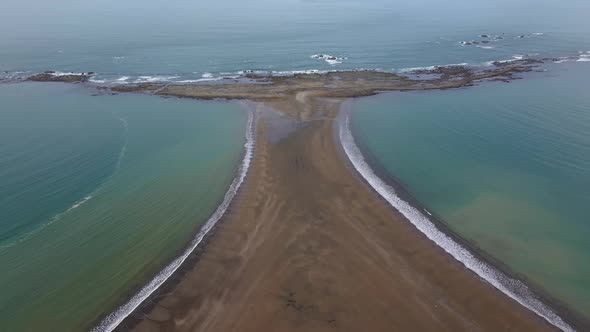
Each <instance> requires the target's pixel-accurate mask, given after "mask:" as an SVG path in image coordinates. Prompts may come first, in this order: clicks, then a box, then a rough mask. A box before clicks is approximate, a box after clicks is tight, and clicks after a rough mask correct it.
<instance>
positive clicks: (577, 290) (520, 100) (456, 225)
mask: <svg viewBox="0 0 590 332" xmlns="http://www.w3.org/2000/svg"><path fill="white" fill-rule="evenodd" d="M589 75H590V66H588V65H586V66H580V65H575V64H562V65H559V66H558V67H553V68H552V70H551V72H544V73H535V74H532V75H530V77H527V79H526V80H519V81H514V82H511V83H510V84H505V83H489V84H485V86H479V87H475V88H471V89H459V90H450V91H433V92H428V93H423V92H412V93H392V94H384V95H380V96H376V97H370V98H364V99H359V100H356V101H355V102H354V103H353V106H352V107H353V109H354V112H353V114H352V129H353V131H354V133H355V135H356V137H357V139H358V140H359V141H361V144H362V145H363V146H364V147H366V149H367V151H366V152H367V153H369V154H371V155H372V157H373V158H374V159H375V161H376V162H377V163H378V164H379V166H381V167H382V168H383V169H384V170H385V171H386V172H387V173H389V174H390V175H392V176H393V177H394V178H396V179H397V180H398V181H399V182H400V183H402V184H403V185H404V186H405V187H406V188H407V189H408V190H409V192H410V193H411V194H412V195H413V196H414V197H415V198H416V199H417V200H418V201H419V202H420V203H422V204H423V205H424V206H425V207H426V208H427V209H428V210H429V211H430V212H432V213H433V214H434V215H436V216H437V217H439V218H440V219H442V220H443V221H444V222H445V223H446V224H448V226H450V227H451V228H452V229H453V230H454V231H456V232H457V233H459V234H460V235H462V236H463V237H465V238H467V239H469V240H470V241H471V242H473V243H475V244H476V245H477V246H478V247H480V248H482V249H483V250H485V251H486V252H487V253H489V254H491V255H492V256H493V257H495V258H498V259H500V260H501V261H502V262H504V263H506V264H507V265H508V266H509V267H510V268H511V269H512V270H513V271H515V272H516V273H518V274H520V275H523V276H525V277H526V278H527V279H529V280H531V281H532V282H534V283H535V284H537V285H539V286H542V287H543V288H544V289H545V290H547V291H548V292H549V293H550V294H551V295H553V296H555V297H556V298H558V299H560V300H562V301H564V302H566V303H568V304H569V305H570V306H572V307H573V308H575V309H576V310H578V311H580V312H581V313H583V314H586V315H588V313H590V286H589V285H590V265H589V264H588V262H590V245H589V243H588V241H587V239H588V237H589V236H590V222H588V213H587V212H588V205H589V204H590V136H588V133H589V132H590V96H589V95H588V94H587V88H586V86H587V82H588V76H589ZM458 101H460V102H458Z"/></svg>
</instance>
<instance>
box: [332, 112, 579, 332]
mask: <svg viewBox="0 0 590 332" xmlns="http://www.w3.org/2000/svg"><path fill="white" fill-rule="evenodd" d="M343 116H344V119H343V121H341V122H340V128H339V137H340V141H341V143H342V147H343V149H344V151H345V153H346V155H347V156H348V158H349V160H350V162H351V163H352V165H353V166H354V168H355V169H356V170H357V171H358V172H359V173H360V174H361V176H362V177H363V178H364V179H365V180H366V181H367V182H368V183H369V185H370V186H371V187H373V189H375V191H376V192H378V193H379V195H381V196H382V197H383V198H384V199H385V200H386V201H387V202H389V204H391V206H392V207H394V208H395V209H396V210H398V211H399V212H400V213H401V214H403V215H404V216H405V217H406V218H407V219H408V220H409V221H410V222H411V223H412V224H413V225H414V226H415V227H416V228H417V229H418V230H419V231H420V232H422V233H423V234H424V235H426V236H427V237H428V238H429V239H430V240H431V241H433V242H434V243H435V244H436V245H438V246H439V247H441V248H442V249H443V250H444V251H446V252H447V253H448V254H450V255H451V256H453V257H454V258H455V259H456V260H457V261H459V262H460V263H462V264H463V265H464V266H465V267H466V268H468V269H470V270H471V271H473V272H475V273H476V274H477V275H478V276H480V277H481V278H482V279H484V280H485V281H487V282H489V283H490V284H492V285H493V286H494V287H495V288H497V289H498V290H500V291H501V292H502V293H504V294H506V295H508V296H509V297H511V298H512V299H514V300H516V301H517V302H518V303H520V304H521V305H523V306H525V307H526V308H528V309H529V310H531V311H533V312H534V313H536V314H537V315H539V316H541V317H543V318H544V319H545V320H547V321H548V322H549V323H551V324H552V325H554V326H556V327H557V328H559V329H561V330H563V331H574V329H573V328H572V327H571V326H569V325H568V324H567V323H565V322H564V321H563V320H562V319H561V317H559V316H558V315H557V314H556V313H555V312H553V310H551V309H550V308H549V307H548V306H546V305H545V304H544V303H542V302H541V301H540V300H539V299H538V298H537V297H536V296H535V294H533V292H532V291H531V290H530V289H529V288H528V287H527V286H526V285H525V284H524V283H523V282H521V281H519V280H516V279H513V278H511V277H509V276H507V275H506V274H504V273H503V272H501V271H499V270H497V269H495V268H494V267H492V266H491V265H489V264H487V263H486V262H483V261H481V260H479V259H477V258H476V257H475V256H474V255H473V254H472V253H470V252H469V251H468V250H467V249H465V248H464V247H462V246H461V245H460V244H458V243H457V242H455V241H454V240H453V239H451V238H450V237H449V236H448V235H447V234H445V233H444V232H442V231H441V230H439V229H438V228H437V227H436V226H435V225H434V223H433V222H432V221H430V219H428V218H427V217H426V216H425V215H424V214H422V213H421V212H420V211H418V210H417V209H416V208H414V207H413V206H412V205H410V204H409V203H408V202H406V201H404V200H403V199H401V198H400V197H399V196H397V194H396V192H395V190H394V189H393V188H392V187H391V186H389V185H388V184H386V183H385V182H384V181H383V180H382V179H380V178H379V177H378V176H377V175H376V174H375V172H374V171H373V169H371V167H370V166H369V165H368V164H367V162H366V161H365V159H364V157H363V155H362V153H361V151H360V149H359V148H358V146H357V145H356V143H355V141H354V137H353V136H352V133H351V131H350V124H349V122H350V116H349V114H344V115H343Z"/></svg>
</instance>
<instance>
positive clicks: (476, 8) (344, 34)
mask: <svg viewBox="0 0 590 332" xmlns="http://www.w3.org/2000/svg"><path fill="white" fill-rule="evenodd" d="M589 12H590V3H589V2H588V1H586V0H567V1H562V2H556V1H549V0H541V1H532V0H523V1H517V2H515V1H508V0H485V1H484V0H475V1H467V0H460V1H453V2H441V1H434V0H418V1H395V0H393V1H392V0H368V1H360V0H344V1H341V0H340V1H337V0H284V1H271V0H258V1H249V2H246V1H237V0H219V1H213V2H205V1H192V0H190V1H189V0H173V1H168V2H161V1H160V2H158V1H149V0H148V1H145V0H144V1H139V0H128V1H114V0H104V1H100V2H96V1H94V2H92V1H90V2H89V1H72V0H56V1H51V2H48V1H42V0H31V1H17V0H4V1H3V2H2V6H1V10H0V79H2V78H14V77H22V76H26V75H28V74H31V73H35V72H40V71H44V70H56V71H61V72H82V71H84V72H86V71H94V72H96V73H97V74H96V76H95V77H94V78H93V80H94V81H95V82H97V83H101V82H106V83H112V84H124V83H131V82H155V81H162V82H165V81H176V82H182V81H185V82H186V81H188V82H192V81H204V80H205V81H206V80H217V79H219V78H221V77H234V76H236V75H240V73H243V71H245V70H253V71H264V72H274V73H275V74H287V73H292V72H296V71H309V70H320V71H326V70H346V69H360V68H370V69H381V70H387V71H403V70H405V69H407V68H415V67H425V66H432V65H445V64H460V63H465V64H467V65H470V66H485V65H486V63H487V62H488V61H492V60H506V59H512V58H514V57H518V56H527V57H537V58H542V57H557V58H559V57H573V59H571V60H569V61H571V62H568V63H564V64H561V65H558V64H555V65H551V66H547V68H546V69H547V70H548V71H547V72H546V73H542V74H535V75H527V76H530V77H527V80H523V81H519V82H514V83H512V84H508V85H505V86H504V85H501V84H500V85H498V84H486V86H482V87H479V88H474V89H469V90H458V91H453V92H438V93H437V92H434V93H433V94H432V96H427V94H407V95H402V96H401V97H400V95H391V96H389V95H388V96H383V97H376V98H374V99H363V100H362V101H361V102H359V104H358V105H359V108H362V109H366V110H367V111H366V112H361V111H359V112H355V117H354V119H353V120H354V121H353V122H354V123H353V124H354V127H355V128H356V132H357V133H358V135H359V136H360V137H361V138H362V140H363V141H366V145H367V146H369V147H370V148H371V149H372V150H374V151H373V152H374V154H375V155H376V156H377V157H378V159H379V160H380V161H381V163H383V164H384V165H386V168H387V169H389V170H390V171H391V172H392V174H393V175H394V176H395V177H397V178H398V179H400V180H401V181H402V182H403V183H405V184H406V185H407V186H408V187H409V188H410V190H411V191H412V192H413V193H414V194H415V195H416V196H417V197H418V198H419V199H420V200H421V201H422V202H423V203H424V204H425V205H427V206H428V207H429V208H431V209H432V210H433V211H434V212H436V214H437V215H439V216H441V217H442V219H443V220H445V222H447V223H449V224H450V225H452V226H453V227H454V229H456V230H457V231H459V233H461V234H462V235H464V236H465V237H467V238H470V239H471V240H473V241H474V242H476V243H477V244H478V245H480V246H481V247H482V248H484V249H486V250H488V251H489V252H490V253H491V254H493V255H494V256H496V257H498V258H500V259H502V260H503V261H505V262H507V263H508V264H509V265H510V266H511V267H512V268H513V269H514V270H516V271H517V272H519V273H522V274H525V275H526V276H527V277H529V278H531V279H532V280H533V281H535V282H536V283H539V284H541V285H543V286H544V287H546V288H547V289H548V290H549V291H550V292H551V293H552V294H554V295H555V296H558V297H559V298H561V299H564V300H566V301H568V303H570V304H573V305H574V306H576V307H577V308H578V309H579V310H581V311H585V312H588V311H589V310H588V307H589V306H588V290H587V288H586V287H587V286H585V285H587V284H588V283H589V280H588V266H589V264H588V263H587V262H588V257H587V254H586V253H587V252H588V251H589V250H588V247H587V245H586V244H585V243H587V241H586V242H584V241H583V238H584V236H586V237H587V234H588V233H587V228H585V227H586V226H584V220H585V219H584V218H583V213H582V211H581V210H580V209H582V207H583V206H584V200H585V199H587V198H588V194H587V192H586V196H584V195H582V194H581V193H582V192H583V190H584V185H585V184H587V181H588V178H589V177H588V174H586V173H585V171H586V170H587V168H584V167H585V166H583V165H584V164H583V160H584V159H583V158H586V156H587V155H584V153H585V151H586V150H584V149H585V147H584V145H583V142H584V140H585V139H586V136H587V132H588V131H584V130H583V128H585V127H584V126H588V124H589V120H588V118H587V117H585V114H587V113H588V103H587V99H585V97H584V96H585V95H586V94H587V93H586V92H585V90H584V86H586V85H587V81H585V78H584V77H586V76H585V73H586V71H587V70H588V69H587V68H588V62H587V61H588V59H589V58H590V20H588V19H587V14H588V13H589ZM484 34H485V35H489V36H488V37H482V36H481V35H484ZM462 41H465V42H470V41H477V42H478V43H479V44H477V45H467V46H465V45H462V44H461V42H462ZM483 41H488V42H487V43H483ZM315 54H329V55H333V56H336V57H338V58H339V59H338V60H337V61H335V62H332V63H329V62H328V61H325V60H323V59H315V58H312V55H315ZM585 61H586V62H585ZM529 84H530V85H529ZM517 87H518V88H517ZM503 94H504V95H503ZM483 100H485V101H486V102H485V103H483V102H482V101H483ZM404 103H405V104H404ZM437 103H440V104H441V105H446V106H445V107H444V109H443V110H441V109H442V108H441V107H436V108H433V106H437ZM0 105H1V107H0V129H1V130H0V266H2V269H1V270H0V321H1V322H2V323H4V322H8V323H7V325H6V326H8V327H9V328H10V330H13V331H19V330H27V329H36V328H40V327H45V329H47V328H49V327H51V328H53V329H57V330H80V329H84V328H85V327H87V326H88V324H90V323H91V322H92V321H94V320H95V319H96V318H97V317H98V316H100V315H101V314H104V313H105V311H109V310H110V309H107V308H111V309H112V308H113V306H115V305H116V304H117V303H120V302H121V300H122V299H124V298H125V297H126V296H127V295H129V294H130V293H132V291H131V290H132V289H133V288H134V287H136V286H139V285H141V284H142V282H144V281H145V280H144V279H143V278H142V277H145V276H146V275H153V274H154V273H155V271H157V269H158V268H159V267H161V266H163V264H165V263H166V262H168V261H169V260H170V258H171V257H173V256H174V253H176V252H177V250H179V249H180V248H181V247H182V246H183V245H185V244H186V243H187V241H188V240H189V238H190V235H191V234H192V233H193V231H194V230H195V227H197V225H198V224H199V222H202V221H203V220H204V219H205V218H206V217H207V215H208V214H209V213H210V212H211V211H212V209H213V208H214V206H215V205H216V203H217V202H218V200H219V198H220V196H221V195H222V193H223V190H224V189H225V188H226V187H227V184H228V183H229V181H230V180H231V177H232V176H233V171H234V170H235V167H236V165H237V163H238V160H239V156H240V153H241V151H242V143H243V132H244V123H245V120H244V119H245V117H244V115H243V113H241V112H240V111H238V110H237V109H236V108H237V106H236V105H230V104H215V103H198V102H195V101H178V100H171V99H166V100H161V99H157V98H152V97H146V96H100V97H92V96H89V95H88V94H87V93H86V92H83V91H80V90H79V89H77V88H75V87H71V86H70V87H64V86H61V85H50V86H48V85H38V84H36V85H32V84H24V85H5V84H4V85H0ZM398 105H399V106H403V107H397V106H398ZM466 105H471V106H472V107H471V108H470V110H469V111H468V110H466V109H465V108H466ZM453 110H455V111H453ZM418 114H420V115H421V116H419V115H418ZM376 119H380V121H377V120H376ZM385 120H387V121H385ZM404 121H407V123H404ZM421 121H422V122H421ZM421 126H422V127H421ZM413 127H417V128H415V129H417V130H415V131H414V132H412V133H410V130H409V129H410V128H413ZM180 129H182V130H180ZM402 133H403V134H402ZM461 133H463V135H464V137H463V138H461V136H460V135H462V134H461ZM418 134H420V135H425V136H421V137H418V136H416V135H418ZM398 135H399V136H398ZM412 135H414V136H412ZM469 135H471V136H469ZM465 137H467V138H469V139H466V138H465ZM476 138H477V139H476ZM402 145H403V146H402ZM559 157H562V158H561V159H560V158H559ZM423 158H431V159H423ZM425 162H426V164H427V165H430V166H431V167H430V168H428V169H424V168H422V166H420V165H423V163H425ZM580 165H582V166H580ZM586 166H587V165H586ZM408 170H411V171H408ZM413 172H414V173H413ZM416 172H421V173H420V174H421V176H419V179H416V177H417V175H416ZM482 174H485V176H482ZM521 183H522V185H520V184H521ZM205 188H206V190H205ZM441 188H444V191H442V193H443V194H444V195H441V190H443V189H441ZM507 188H508V189H507ZM510 188H511V189H510ZM578 194H579V195H578ZM441 196H444V197H441ZM74 207H75V208H74ZM8 324H10V325H8ZM3 325H4V324H3Z"/></svg>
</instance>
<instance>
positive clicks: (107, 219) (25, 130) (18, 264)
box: [0, 83, 248, 331]
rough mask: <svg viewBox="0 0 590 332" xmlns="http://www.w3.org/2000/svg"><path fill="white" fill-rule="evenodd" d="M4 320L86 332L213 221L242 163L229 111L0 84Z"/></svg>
mask: <svg viewBox="0 0 590 332" xmlns="http://www.w3.org/2000/svg"><path fill="white" fill-rule="evenodd" d="M0 100H2V105H3V106H2V110H0V119H1V120H0V128H1V130H0V133H1V134H0V135H1V137H2V139H1V140H0V151H1V153H0V156H1V158H0V188H1V189H0V266H2V269H1V271H0V294H1V296H0V322H2V323H1V326H2V330H4V331H25V330H26V331H31V330H33V331H41V330H43V331H76V330H88V329H89V328H91V327H92V326H93V325H94V324H97V323H98V319H99V318H101V316H103V315H105V314H107V313H108V312H109V311H112V310H114V309H115V308H116V307H117V306H118V305H120V304H122V303H124V302H125V301H126V300H127V299H128V297H130V296H131V295H133V294H134V293H135V292H136V291H137V289H138V287H139V286H142V285H143V284H145V283H147V282H148V281H149V278H151V277H153V276H154V275H156V274H157V273H158V272H159V271H160V270H161V269H162V267H163V266H164V265H165V264H168V263H169V262H170V261H172V259H174V258H175V257H176V256H178V254H179V253H180V252H181V250H182V249H183V248H184V247H185V246H186V245H187V243H189V242H190V240H191V238H192V237H193V236H194V234H195V233H196V231H197V230H198V228H199V227H200V226H201V225H202V223H203V222H205V221H206V220H207V219H208V218H209V216H210V215H211V214H212V213H213V212H214V210H215V209H216V207H217V205H219V202H220V201H221V199H222V198H223V195H224V194H225V192H226V190H227V188H228V186H229V185H230V183H231V182H232V180H233V178H234V175H235V173H236V169H237V166H238V165H239V162H240V160H241V159H242V156H243V153H244V149H243V144H244V142H245V138H244V133H245V131H246V120H247V118H248V115H247V111H246V110H243V109H241V106H239V105H237V104H230V103H210V102H195V101H189V100H177V99H163V98H158V97H146V96H133V95H125V96H92V95H90V93H88V90H86V89H84V88H80V87H77V86H67V85H62V84H42V83H41V84H38V83H21V84H10V85H1V86H0Z"/></svg>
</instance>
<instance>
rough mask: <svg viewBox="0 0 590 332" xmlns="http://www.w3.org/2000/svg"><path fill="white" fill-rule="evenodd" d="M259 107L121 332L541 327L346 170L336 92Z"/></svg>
mask: <svg viewBox="0 0 590 332" xmlns="http://www.w3.org/2000/svg"><path fill="white" fill-rule="evenodd" d="M317 95H322V93H321V92H315V91H306V92H299V93H297V94H293V95H289V96H284V98H282V99H280V100H275V101H271V102H267V103H265V104H264V105H262V104H259V107H260V108H262V107H272V108H273V109H275V110H277V111H279V112H281V113H282V114H286V115H288V117H289V118H290V120H281V119H280V117H277V115H272V114H270V113H269V111H268V110H267V111H264V112H258V114H259V121H258V128H257V130H258V139H257V146H256V152H255V159H254V162H253V164H252V166H251V169H250V171H249V175H248V177H247V179H246V182H245V183H244V184H243V187H242V188H241V190H240V193H239V195H238V196H237V197H236V199H235V200H234V202H233V203H232V207H231V208H230V210H229V211H228V214H227V215H226V217H225V218H224V220H223V221H222V222H221V223H220V225H219V227H218V228H217V229H216V230H215V231H214V235H212V238H211V239H210V241H209V242H208V243H207V244H206V247H205V248H204V249H203V251H202V253H201V254H200V255H199V257H198V259H197V260H196V262H194V263H193V264H192V265H191V266H188V267H186V270H185V273H184V275H183V276H182V277H181V279H180V280H179V281H178V282H177V283H176V284H175V285H171V286H170V287H167V288H166V291H163V292H160V294H159V295H158V296H157V297H155V298H153V299H152V302H151V305H150V306H149V308H148V309H146V308H144V309H143V310H139V311H137V312H136V313H134V314H133V315H132V316H131V317H130V319H127V320H126V321H125V322H124V323H123V324H122V325H120V326H119V330H133V331H215V332H221V331H256V332H261V331H264V332H266V331H480V330H483V331H543V330H551V329H553V327H552V326H550V325H549V324H548V323H546V322H545V321H544V320H542V319H541V318H540V317H538V316H536V315H535V314H533V313H532V312H530V311H528V310H527V309H525V308H524V307H522V306H521V305H519V304H517V303H516V302H515V301H513V300H511V299H510V298H508V297H507V296H505V295H504V294H502V293H500V292H499V291H497V290H496V289H494V288H493V287H492V286H490V285H489V284H487V283H485V282H483V281H482V280H481V279H480V278H479V277H478V276H477V275H475V274H474V273H473V272H471V271H469V270H467V269H466V268H464V267H463V266H462V265H461V264H460V263H458V262H457V261H455V260H454V259H453V258H452V257H451V256H449V255H448V254H446V253H445V252H444V251H443V250H442V249H441V248H439V247H437V246H435V245H434V244H433V243H432V242H431V241H430V240H428V239H427V238H426V237H425V236H424V235H423V234H421V233H420V232H418V231H417V230H416V229H415V228H414V227H413V226H412V225H411V224H410V223H409V221H407V220H405V218H404V217H403V216H401V215H400V214H399V213H398V212H397V211H395V210H394V209H393V208H392V207H391V206H389V205H388V204H387V203H386V202H384V200H382V199H380V198H379V196H378V195H377V194H376V193H375V192H374V191H373V190H372V188H370V187H369V186H368V185H367V184H366V183H365V182H364V181H362V180H361V179H360V177H358V176H356V175H355V174H354V172H353V170H352V169H351V168H350V166H349V165H348V161H347V160H346V159H345V157H344V156H343V155H342V153H341V151H340V150H339V149H340V146H339V143H338V142H337V141H336V139H335V136H334V131H333V129H334V128H333V126H334V119H335V116H336V114H337V113H338V111H339V109H340V104H341V102H342V100H340V99H325V98H321V97H318V96H317Z"/></svg>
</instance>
